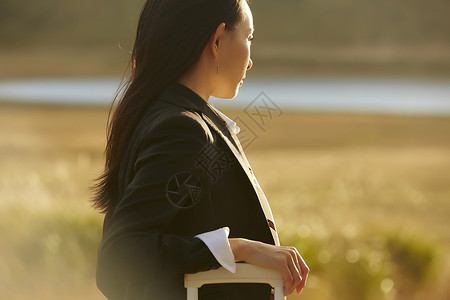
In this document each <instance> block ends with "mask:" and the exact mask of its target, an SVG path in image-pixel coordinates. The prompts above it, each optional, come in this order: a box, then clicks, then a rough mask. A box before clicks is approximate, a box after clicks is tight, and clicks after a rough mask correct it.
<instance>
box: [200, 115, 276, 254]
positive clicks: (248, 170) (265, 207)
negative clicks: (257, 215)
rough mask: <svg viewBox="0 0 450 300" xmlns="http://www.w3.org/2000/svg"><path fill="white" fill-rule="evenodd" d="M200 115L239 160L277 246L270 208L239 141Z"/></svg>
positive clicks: (209, 119)
mask: <svg viewBox="0 0 450 300" xmlns="http://www.w3.org/2000/svg"><path fill="white" fill-rule="evenodd" d="M212 113H213V114H214V117H215V118H214V119H216V120H217V119H219V117H218V116H217V115H215V113H214V112H212ZM202 117H203V119H204V120H205V121H206V122H207V123H208V125H209V126H211V127H212V128H213V129H214V130H215V131H216V132H217V133H218V134H219V136H220V137H221V138H222V139H223V140H224V141H225V143H226V144H227V145H228V147H229V148H230V149H231V151H232V152H233V154H234V156H235V157H236V159H237V160H238V161H239V164H240V165H241V167H242V169H243V170H244V171H245V174H247V177H248V179H249V180H250V183H251V185H252V187H253V189H254V190H255V193H256V195H257V197H258V200H259V204H260V206H261V209H262V210H263V212H264V215H265V217H266V221H267V222H266V223H267V226H268V227H269V231H270V233H271V234H272V238H273V241H274V243H275V245H278V246H279V245H280V241H279V239H278V234H277V232H276V229H275V223H274V221H273V215H272V212H271V210H270V207H269V203H268V201H267V198H266V197H265V195H264V192H263V191H262V189H261V187H260V186H259V184H258V182H257V180H256V178H255V177H254V175H253V171H252V169H251V167H250V165H249V164H248V163H247V160H246V159H245V158H244V157H245V154H244V151H243V149H242V146H241V144H240V143H239V140H237V137H235V136H234V135H233V134H231V137H232V139H233V141H234V143H235V144H236V145H234V144H232V142H231V141H230V139H229V138H228V137H227V136H225V135H224V133H223V131H222V130H220V129H219V128H218V126H217V125H216V124H215V122H213V121H212V120H211V118H210V117H208V115H207V114H206V113H205V112H202ZM219 124H223V122H222V121H221V120H220V123H219ZM223 126H225V127H226V124H223ZM223 126H221V127H222V128H224V127H223ZM225 130H228V129H225Z"/></svg>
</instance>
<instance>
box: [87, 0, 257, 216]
mask: <svg viewBox="0 0 450 300" xmlns="http://www.w3.org/2000/svg"><path fill="white" fill-rule="evenodd" d="M244 1H246V2H248V1H247V0H147V2H146V3H145V5H144V7H143V9H142V12H141V16H140V18H139V23H138V26H137V31H136V38H135V43H134V47H133V51H132V53H131V61H130V67H131V75H130V77H129V79H128V80H127V81H126V83H125V85H124V86H123V93H122V94H121V95H122V96H119V94H120V93H119V92H118V93H117V94H116V97H115V99H114V101H113V103H112V104H111V108H110V112H109V117H108V130H107V144H106V149H105V168H104V170H103V173H102V174H101V175H100V176H99V177H98V178H97V179H96V181H95V183H94V185H93V186H92V187H91V188H92V190H93V191H94V197H93V206H94V207H95V208H97V209H100V210H101V211H102V212H103V213H107V212H108V211H110V210H112V209H113V208H114V207H115V206H116V204H117V203H118V201H119V199H118V197H119V195H118V180H119V178H118V175H119V167H120V161H121V158H122V155H123V153H124V152H125V149H126V147H127V145H128V143H129V137H130V136H131V134H132V132H133V131H134V130H135V128H136V126H137V123H138V122H139V120H140V118H141V117H142V113H143V111H144V110H145V108H146V107H147V106H148V105H149V104H150V103H151V102H152V101H153V100H154V99H155V97H156V96H157V95H158V94H159V93H160V92H161V91H162V90H163V89H164V88H165V87H167V86H168V85H169V84H171V83H173V82H176V81H177V80H178V79H179V78H180V77H181V76H182V75H184V74H185V73H186V72H187V71H188V70H189V69H190V68H191V67H192V66H193V65H194V64H195V63H196V62H197V61H198V60H199V58H200V56H201V54H202V52H203V50H204V48H205V46H206V44H207V43H208V41H209V40H210V38H211V37H212V35H213V34H214V33H215V31H216V29H217V27H218V26H219V24H221V23H225V24H226V27H225V28H226V29H227V30H233V29H234V28H235V27H236V25H237V24H238V23H239V22H240V21H241V20H242V19H243V11H242V10H243V3H244ZM118 98H120V99H119V101H118V103H117V106H116V108H115V109H113V107H114V103H115V102H116V100H117V99H118ZM113 111H114V112H113ZM111 115H112V118H111Z"/></svg>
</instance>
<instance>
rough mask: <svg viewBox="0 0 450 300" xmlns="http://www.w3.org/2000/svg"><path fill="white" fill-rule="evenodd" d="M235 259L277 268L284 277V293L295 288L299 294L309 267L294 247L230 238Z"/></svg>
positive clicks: (290, 291) (259, 265)
mask: <svg viewBox="0 0 450 300" xmlns="http://www.w3.org/2000/svg"><path fill="white" fill-rule="evenodd" d="M228 241H229V242H230V246H231V250H232V251H233V254H234V257H235V260H236V261H245V262H247V263H249V264H252V265H255V266H258V267H261V268H267V269H275V270H278V271H279V272H280V273H281V274H282V276H283V279H284V295H285V296H287V295H289V294H291V293H292V292H293V291H294V289H295V288H297V294H299V293H300V292H301V291H302V289H303V288H304V287H305V283H306V278H307V277H308V273H309V268H308V266H307V265H306V263H305V261H304V260H303V258H302V257H301V255H300V254H299V253H298V251H297V249H296V248H295V247H285V246H274V245H270V244H265V243H261V242H258V241H252V240H248V239H242V238H230V239H228Z"/></svg>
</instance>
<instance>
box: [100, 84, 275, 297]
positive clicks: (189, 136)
mask: <svg viewBox="0 0 450 300" xmlns="http://www.w3.org/2000/svg"><path fill="white" fill-rule="evenodd" d="M231 147H235V149H234V150H237V152H236V153H237V155H236V154H234V153H233V151H231V149H232V148H231ZM242 151H243V150H242V148H241V146H240V144H239V142H237V141H236V137H235V136H233V135H232V134H231V133H230V131H229V129H228V127H227V126H226V125H225V123H224V121H223V120H222V119H221V118H220V117H219V116H218V115H217V114H216V113H215V112H214V111H213V110H212V109H211V108H210V107H209V106H208V104H207V103H206V102H205V101H204V100H203V99H202V98H201V97H200V96H199V95H197V94H196V93H195V92H193V91H192V90H190V89H189V88H187V87H186V86H184V85H182V84H179V83H173V84H171V85H170V86H168V87H167V88H165V89H164V90H163V91H162V92H161V93H160V94H159V95H158V96H157V97H156V99H155V101H153V102H152V103H151V104H150V106H149V107H148V109H146V111H145V112H144V115H143V117H142V119H141V120H140V121H139V124H138V126H137V128H136V130H135V132H134V134H133V135H132V136H131V140H130V143H129V147H128V148H127V151H126V153H125V155H124V156H123V158H122V161H121V168H120V176H119V180H120V182H119V186H118V189H119V195H121V198H120V201H119V203H118V204H117V206H116V207H115V209H114V210H113V211H111V212H109V213H108V214H107V215H106V216H105V220H104V225H103V236H102V241H101V244H100V247H99V251H98V263H97V275H96V276H97V286H98V288H99V289H100V290H101V291H102V292H103V294H104V295H105V296H106V297H107V298H108V299H121V300H122V299H133V300H134V299H158V300H162V299H168V300H178V299H186V289H185V288H184V285H183V276H184V274H185V273H195V272H199V271H205V270H210V269H217V268H218V267H220V264H219V263H218V262H217V260H216V259H215V258H214V256H213V255H212V253H211V252H210V251H209V249H208V247H207V246H206V245H205V244H204V243H203V242H202V241H201V240H200V239H198V238H195V237H194V236H195V235H197V234H200V233H203V232H207V231H211V230H215V229H218V228H220V227H224V226H228V227H229V228H230V235H229V237H242V238H247V239H252V240H258V241H261V242H264V243H269V244H275V242H274V238H273V237H272V233H271V229H270V228H269V224H268V222H267V219H266V217H265V215H264V212H263V209H262V208H261V205H260V202H259V200H258V196H257V193H256V192H255V190H254V187H253V186H252V185H253V183H252V181H251V180H250V178H251V177H250V176H251V173H250V172H251V170H250V168H249V167H248V165H246V164H245V163H244V160H243V157H242V155H241V154H242V153H243V152H242ZM183 183H184V184H183ZM269 297H270V286H268V285H266V284H222V285H218V284H214V285H205V286H203V287H202V288H200V290H199V299H203V300H205V299H230V300H231V299H233V300H236V299H238V300H239V299H269Z"/></svg>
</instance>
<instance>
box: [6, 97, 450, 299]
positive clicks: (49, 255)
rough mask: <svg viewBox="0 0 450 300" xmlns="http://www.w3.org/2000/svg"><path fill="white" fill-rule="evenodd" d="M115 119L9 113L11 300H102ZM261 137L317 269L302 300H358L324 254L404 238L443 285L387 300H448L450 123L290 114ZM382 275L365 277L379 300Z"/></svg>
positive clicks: (279, 199)
mask: <svg viewBox="0 0 450 300" xmlns="http://www.w3.org/2000/svg"><path fill="white" fill-rule="evenodd" d="M224 112H225V113H226V114H227V115H229V116H230V117H233V116H237V115H242V112H240V111H230V110H224ZM106 118H107V109H106V108H74V107H64V106H61V107H52V106H25V105H23V106H22V105H7V104H2V105H0V165H1V168H0V195H1V202H0V207H1V212H0V234H1V236H2V239H1V240H0V298H1V299H29V298H34V299H61V298H62V297H61V295H64V297H63V299H103V297H102V296H101V294H100V293H99V292H98V291H97V290H96V289H95V285H94V279H93V276H94V267H95V251H96V246H97V242H98V239H99V237H100V228H101V216H100V215H99V214H97V213H95V212H93V211H92V210H91V209H90V207H89V203H88V199H89V191H88V188H87V187H88V185H89V184H90V180H91V179H92V178H94V177H95V176H96V175H98V173H99V172H100V170H101V166H102V163H103V162H102V151H103V147H104V142H105V123H106ZM255 130H260V129H255ZM258 136H259V138H258V140H257V141H256V142H255V143H254V144H252V145H250V146H249V147H248V148H247V149H246V153H247V156H248V159H249V161H250V163H251V164H252V167H253V169H254V170H255V174H256V175H257V177H258V180H259V182H260V184H261V186H262V187H263V189H264V191H265V193H266V195H267V197H268V199H269V201H270V202H271V205H272V209H273V211H274V214H275V216H276V221H277V226H278V227H279V228H280V230H281V233H282V236H283V237H286V238H285V239H284V241H285V242H287V243H288V242H290V240H289V239H288V237H292V236H296V237H297V239H298V242H297V245H298V248H299V249H300V251H302V249H303V251H304V253H305V257H306V258H307V259H309V261H310V262H311V265H312V266H314V268H315V269H313V273H312V276H311V278H310V284H309V287H308V288H307V289H306V290H305V292H304V294H303V295H304V296H303V297H300V298H299V299H319V300H321V299H323V300H325V299H327V300H328V299H358V298H357V297H358V295H359V294H355V295H356V296H355V295H353V296H351V295H350V294H349V295H348V296H347V295H346V296H343V295H344V294H343V293H345V292H348V291H349V290H351V287H349V288H347V289H342V290H339V291H337V290H335V289H336V286H338V285H339V286H341V285H344V286H345V284H344V283H347V285H348V284H349V283H352V282H354V281H355V280H356V279H358V278H359V279H361V278H366V277H363V276H362V275H361V274H360V275H355V274H353V273H348V272H350V271H352V272H353V270H354V268H353V269H351V268H350V267H349V266H351V267H355V266H356V264H355V263H353V264H348V265H341V267H342V268H341V269H339V271H340V272H341V271H342V272H343V274H353V275H349V276H350V277H348V278H340V280H341V281H342V282H341V283H342V284H339V282H338V283H336V282H334V281H333V280H336V278H337V277H336V276H334V275H332V271H331V269H332V268H333V266H335V265H333V264H332V263H333V260H331V262H327V260H326V259H324V257H325V258H326V256H327V255H326V253H327V252H326V250H327V249H328V247H337V246H336V245H337V244H342V243H343V245H344V244H345V245H347V244H346V243H349V245H355V243H356V244H357V245H363V246H364V247H367V245H372V244H371V243H372V242H371V240H370V239H371V238H373V237H382V238H385V237H386V236H388V235H389V234H391V233H395V232H403V233H408V234H411V235H412V236H413V238H412V241H413V242H414V243H415V245H419V246H420V247H422V246H423V245H422V244H420V243H421V242H422V241H424V243H425V241H426V242H427V243H428V244H424V245H425V246H427V245H428V246H429V248H426V249H431V250H430V251H431V252H430V253H436V257H437V259H440V262H441V264H440V265H441V268H436V269H435V270H434V271H433V272H431V271H430V272H431V273H430V274H431V275H430V278H436V277H440V278H441V279H440V280H438V279H436V280H431V281H430V280H428V281H426V280H425V279H426V278H425V277H424V279H423V280H424V282H425V283H426V284H424V287H423V288H420V289H417V290H415V294H414V295H413V297H411V296H410V295H406V294H404V293H403V292H402V290H401V286H402V285H401V284H402V282H403V281H404V282H407V278H406V277H405V278H406V279H405V278H403V279H402V278H400V279H399V281H397V279H395V278H394V277H392V278H394V279H395V280H396V281H395V282H394V289H387V287H389V283H390V281H389V280H390V277H389V278H388V279H389V280H388V281H386V280H385V281H384V285H381V286H382V287H383V288H384V289H385V291H387V292H386V293H385V294H383V295H384V296H385V297H386V299H413V298H414V299H448V297H449V295H450V291H449V290H448V288H446V287H445V284H444V283H445V280H447V281H448V280H449V278H450V277H449V274H448V270H449V268H448V262H449V259H448V257H446V256H445V253H448V252H449V249H450V233H449V232H448V226H449V225H450V224H449V220H448V216H449V215H450V201H449V199H450V174H449V172H448V170H449V168H450V118H448V117H436V118H434V117H404V116H403V117H402V116H383V115H353V114H337V113H336V114H334V113H307V112H285V113H284V114H283V115H282V116H280V117H278V118H276V119H275V118H274V119H273V120H270V122H268V123H267V127H266V128H264V130H260V131H258ZM385 239H386V240H388V238H387V237H386V238H385ZM336 240H337V241H338V242H335V241H336ZM282 242H283V240H282ZM314 245H316V246H314ZM363 246H361V247H363ZM428 246H427V247H428ZM314 247H316V248H314ZM317 247H319V248H317ZM342 247H344V246H342ZM345 247H347V246H345ZM345 247H344V248H343V249H347V248H345ZM352 247H353V246H352ZM420 247H419V248H420ZM430 247H431V248H430ZM369 248H370V247H369ZM422 248H423V247H422ZM422 248H420V249H422ZM312 249H319V250H318V251H316V250H312ZM352 249H353V248H352ZM352 249H350V250H348V249H347V250H346V251H347V254H348V253H350V254H351V253H353V252H351V251H354V250H352ZM358 249H360V248H358ZM361 249H362V248H361ZM414 249H415V248H414ZM328 250H329V249H328ZM324 251H325V252H324ZM348 251H350V252H348ZM361 251H362V250H361ZM422 252H423V251H422ZM422 252H420V253H422ZM361 253H363V252H361ZM370 253H372V252H370ZM377 253H378V252H377ZM426 253H428V252H426ZM439 253H440V254H439ZM443 253H444V254H443ZM375 254H376V253H375ZM375 254H373V255H375ZM370 255H372V254H370ZM370 255H369V256H368V257H372V256H373V255H372V256H370ZM361 257H364V256H363V255H362V256H361ZM360 261H362V260H360ZM445 264H447V265H445ZM383 266H385V265H383ZM380 268H381V267H380ZM383 268H384V267H383ZM383 270H384V271H383V272H385V273H380V272H381V271H379V272H378V271H377V272H378V273H376V274H375V275H376V276H375V275H373V276H372V277H367V278H369V279H370V280H372V281H368V282H369V283H370V284H371V285H370V286H375V288H376V289H377V290H378V291H379V290H380V280H382V279H383V278H384V279H386V276H387V275H386V274H391V273H389V272H390V271H389V269H383ZM346 272H347V273H346ZM386 272H387V273H386ZM356 274H359V273H356ZM402 274H403V273H402ZM404 274H406V275H407V274H408V273H404ZM406 275H405V276H406ZM351 276H355V277H353V278H352V277H351ZM377 276H378V277H377ZM379 276H381V277H379ZM383 276H384V277H383ZM369 279H367V280H369ZM30 282H31V284H30ZM25 283H26V284H25ZM405 284H406V283H405ZM370 286H369V287H370ZM396 289H397V294H395V293H393V291H395V290H396ZM379 293H380V292H379ZM402 293H403V294H402ZM339 295H340V296H339ZM368 295H369V294H368ZM370 295H377V293H375V294H370ZM355 297H356V298H355ZM359 297H360V296H359ZM372 297H373V296H372ZM408 297H409V298H408ZM290 299H296V297H290ZM359 299H362V298H361V297H360V298H359ZM366 299H376V298H370V297H369V296H367V297H366ZM378 299H380V298H378Z"/></svg>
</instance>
